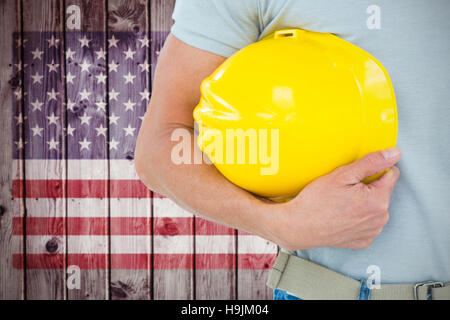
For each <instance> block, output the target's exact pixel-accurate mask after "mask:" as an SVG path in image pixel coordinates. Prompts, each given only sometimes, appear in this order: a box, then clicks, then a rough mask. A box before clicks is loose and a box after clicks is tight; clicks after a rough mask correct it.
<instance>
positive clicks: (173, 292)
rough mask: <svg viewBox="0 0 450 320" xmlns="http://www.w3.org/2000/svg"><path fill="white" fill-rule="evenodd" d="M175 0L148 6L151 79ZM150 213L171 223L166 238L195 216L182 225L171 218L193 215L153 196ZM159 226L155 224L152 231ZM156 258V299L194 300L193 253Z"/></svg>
mask: <svg viewBox="0 0 450 320" xmlns="http://www.w3.org/2000/svg"><path fill="white" fill-rule="evenodd" d="M174 4H175V1H174V0H152V1H151V8H150V29H151V66H152V78H153V73H154V70H155V65H156V62H157V59H158V55H159V52H160V51H161V48H162V46H163V44H164V41H165V39H166V37H167V35H168V34H169V31H170V27H171V26H172V23H173V21H172V18H171V16H172V12H173V7H174ZM153 216H154V217H157V218H166V219H165V220H164V219H162V220H159V221H161V222H162V221H165V222H166V223H168V222H170V224H171V228H173V231H172V232H171V235H168V236H167V237H171V236H172V235H173V236H176V235H177V234H179V230H183V229H184V230H186V229H188V230H190V231H189V233H190V234H193V233H194V223H195V219H187V220H185V221H186V222H185V224H187V225H180V224H178V223H177V221H176V220H172V218H174V217H192V218H193V217H194V216H193V215H192V214H190V213H188V212H187V211H185V210H183V209H181V208H179V207H178V206H177V205H176V204H175V203H174V202H172V201H171V200H170V199H165V198H154V199H153ZM157 228H160V226H154V229H153V230H154V231H155V230H156V229H157ZM194 244H195V238H194V237H189V238H187V239H186V240H184V242H183V243H177V244H176V245H178V246H180V247H184V248H186V247H187V248H189V250H188V251H190V252H192V253H194V252H195V249H194ZM166 250H168V249H165V248H164V247H163V246H162V245H161V244H156V243H155V246H154V251H155V252H164V251H166ZM157 259H158V257H155V261H154V264H155V265H158V269H155V270H154V298H155V299H193V298H194V297H195V284H194V276H195V272H194V269H193V267H194V256H193V255H190V256H185V257H182V258H179V259H183V261H178V262H177V264H178V265H185V266H188V268H174V266H172V265H169V264H167V263H159V262H158V261H156V260H157Z"/></svg>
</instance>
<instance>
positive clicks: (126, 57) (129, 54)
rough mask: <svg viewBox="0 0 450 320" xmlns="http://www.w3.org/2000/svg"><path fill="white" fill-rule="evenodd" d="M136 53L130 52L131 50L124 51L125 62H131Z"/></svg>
mask: <svg viewBox="0 0 450 320" xmlns="http://www.w3.org/2000/svg"><path fill="white" fill-rule="evenodd" d="M135 53H136V51H132V50H131V48H128V50H127V51H124V54H125V60H128V59H131V60H133V56H134V54H135Z"/></svg>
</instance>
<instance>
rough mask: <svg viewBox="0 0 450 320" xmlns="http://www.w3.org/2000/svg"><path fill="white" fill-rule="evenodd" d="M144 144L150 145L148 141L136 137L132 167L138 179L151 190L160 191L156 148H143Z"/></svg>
mask: <svg viewBox="0 0 450 320" xmlns="http://www.w3.org/2000/svg"><path fill="white" fill-rule="evenodd" d="M144 145H147V146H148V145H152V144H150V143H148V142H146V143H145V144H143V143H141V142H140V139H138V141H137V144H136V149H135V154H134V169H135V171H136V174H137V175H138V177H139V179H140V180H141V181H142V182H143V183H144V184H145V185H146V186H147V188H149V189H150V190H152V191H155V192H158V193H160V187H159V183H158V180H159V178H158V175H157V174H158V172H160V170H159V169H158V165H159V164H160V163H158V161H157V158H158V157H157V150H156V149H153V148H152V150H151V149H149V148H148V147H147V148H144Z"/></svg>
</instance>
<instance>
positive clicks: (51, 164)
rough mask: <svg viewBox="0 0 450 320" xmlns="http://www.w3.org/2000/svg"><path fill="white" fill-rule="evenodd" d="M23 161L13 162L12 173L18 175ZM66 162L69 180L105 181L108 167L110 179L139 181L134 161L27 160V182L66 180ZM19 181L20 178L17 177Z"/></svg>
mask: <svg viewBox="0 0 450 320" xmlns="http://www.w3.org/2000/svg"><path fill="white" fill-rule="evenodd" d="M21 161H22V160H13V163H12V170H13V171H12V172H13V173H15V174H16V175H17V173H18V172H20V171H19V169H20V166H21ZM65 162H67V177H68V179H69V180H87V179H95V180H103V179H107V178H108V165H109V170H110V179H112V180H139V177H138V175H137V174H136V170H135V169H134V161H132V160H109V163H108V161H106V160H89V159H76V160H73V159H71V160H32V159H27V160H26V161H25V165H26V168H25V169H26V171H25V172H26V179H27V180H45V179H49V180H58V179H65V172H64V170H65ZM16 179H18V177H16Z"/></svg>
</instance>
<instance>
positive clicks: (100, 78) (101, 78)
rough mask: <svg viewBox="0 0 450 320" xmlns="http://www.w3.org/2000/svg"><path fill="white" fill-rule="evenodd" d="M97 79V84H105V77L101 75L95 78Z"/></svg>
mask: <svg viewBox="0 0 450 320" xmlns="http://www.w3.org/2000/svg"><path fill="white" fill-rule="evenodd" d="M95 77H96V78H97V83H104V84H106V76H105V75H104V74H103V73H101V74H99V75H98V76H95Z"/></svg>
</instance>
